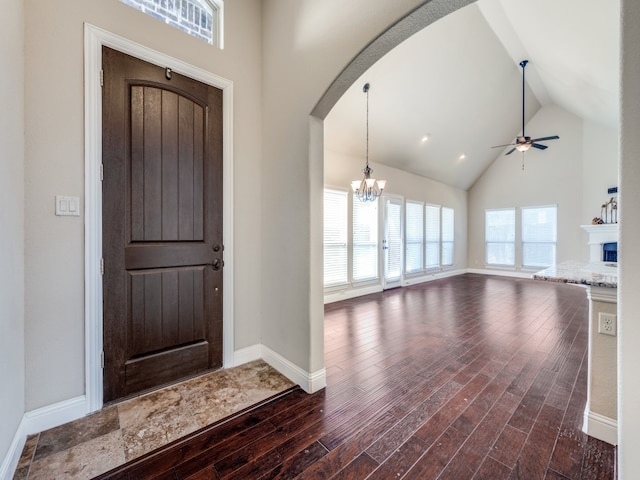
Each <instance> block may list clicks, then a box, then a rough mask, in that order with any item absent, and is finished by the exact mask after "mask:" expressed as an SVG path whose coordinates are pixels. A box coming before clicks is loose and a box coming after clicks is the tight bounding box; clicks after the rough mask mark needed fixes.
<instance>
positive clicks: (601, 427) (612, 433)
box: [582, 410, 618, 445]
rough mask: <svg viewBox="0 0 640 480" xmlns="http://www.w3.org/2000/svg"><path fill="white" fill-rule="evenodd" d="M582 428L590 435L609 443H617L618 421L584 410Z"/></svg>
mask: <svg viewBox="0 0 640 480" xmlns="http://www.w3.org/2000/svg"><path fill="white" fill-rule="evenodd" d="M582 430H583V431H584V432H585V433H586V434H587V435H591V436H592V437H595V438H597V439H598V440H602V441H603V442H607V443H609V444H611V445H617V444H618V421H617V420H614V419H613V418H609V417H605V416H604V415H600V414H598V413H594V412H590V411H589V410H586V411H585V412H584V425H583V426H582Z"/></svg>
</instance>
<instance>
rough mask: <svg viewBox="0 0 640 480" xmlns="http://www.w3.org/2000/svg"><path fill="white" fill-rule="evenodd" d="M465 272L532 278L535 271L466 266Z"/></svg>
mask: <svg viewBox="0 0 640 480" xmlns="http://www.w3.org/2000/svg"><path fill="white" fill-rule="evenodd" d="M467 273H477V274H480V275H497V276H499V277H515V278H529V279H531V278H533V274H534V273H536V272H534V271H533V270H532V271H530V272H518V271H516V270H501V269H499V268H496V269H493V268H468V269H467Z"/></svg>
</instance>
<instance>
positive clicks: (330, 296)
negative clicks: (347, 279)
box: [324, 283, 382, 305]
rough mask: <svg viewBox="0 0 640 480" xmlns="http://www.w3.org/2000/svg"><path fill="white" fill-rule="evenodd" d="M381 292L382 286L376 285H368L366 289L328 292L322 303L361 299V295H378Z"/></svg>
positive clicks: (349, 288)
mask: <svg viewBox="0 0 640 480" xmlns="http://www.w3.org/2000/svg"><path fill="white" fill-rule="evenodd" d="M381 291H382V285H380V284H379V283H376V284H375V285H369V286H367V287H360V288H351V287H348V288H345V289H343V290H336V291H333V292H328V293H327V294H325V296H324V303H325V305H326V304H327V303H333V302H339V301H341V300H349V299H350V298H356V297H361V296H363V295H370V294H372V293H379V292H381Z"/></svg>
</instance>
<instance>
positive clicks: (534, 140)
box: [531, 135, 560, 142]
mask: <svg viewBox="0 0 640 480" xmlns="http://www.w3.org/2000/svg"><path fill="white" fill-rule="evenodd" d="M559 138H560V137H559V136H558V135H552V136H551V137H542V138H534V139H533V140H531V141H532V142H544V141H545V140H558V139H559Z"/></svg>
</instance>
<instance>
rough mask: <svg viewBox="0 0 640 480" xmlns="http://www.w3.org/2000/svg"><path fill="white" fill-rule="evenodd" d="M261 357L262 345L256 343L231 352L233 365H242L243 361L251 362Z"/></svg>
mask: <svg viewBox="0 0 640 480" xmlns="http://www.w3.org/2000/svg"><path fill="white" fill-rule="evenodd" d="M260 358H262V345H260V344H259V343H256V344H255V345H251V346H249V347H245V348H241V349H240V350H236V351H235V352H233V366H234V367H235V366H236V365H242V364H243V363H247V362H253V361H254V360H258V359H260Z"/></svg>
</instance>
